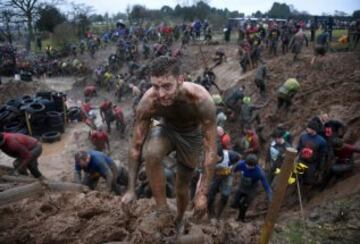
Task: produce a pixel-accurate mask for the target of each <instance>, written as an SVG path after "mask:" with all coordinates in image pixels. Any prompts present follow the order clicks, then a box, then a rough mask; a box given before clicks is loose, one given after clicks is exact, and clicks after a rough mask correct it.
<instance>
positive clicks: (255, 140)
mask: <svg viewBox="0 0 360 244" xmlns="http://www.w3.org/2000/svg"><path fill="white" fill-rule="evenodd" d="M246 140H247V141H248V142H249V148H248V149H247V150H246V153H257V152H259V150H260V143H259V137H258V136H257V134H256V133H255V132H254V131H252V132H250V133H247V134H246Z"/></svg>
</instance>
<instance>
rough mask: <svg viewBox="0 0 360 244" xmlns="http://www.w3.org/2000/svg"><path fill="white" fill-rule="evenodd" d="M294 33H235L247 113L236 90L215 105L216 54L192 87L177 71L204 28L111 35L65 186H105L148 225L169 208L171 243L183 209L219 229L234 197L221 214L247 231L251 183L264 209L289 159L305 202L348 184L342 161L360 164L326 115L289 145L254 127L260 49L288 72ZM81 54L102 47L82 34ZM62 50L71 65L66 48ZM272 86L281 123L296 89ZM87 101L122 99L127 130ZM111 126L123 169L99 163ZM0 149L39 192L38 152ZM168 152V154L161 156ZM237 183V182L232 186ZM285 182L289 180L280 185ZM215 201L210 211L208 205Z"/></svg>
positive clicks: (107, 108)
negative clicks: (150, 207) (140, 209)
mask: <svg viewBox="0 0 360 244" xmlns="http://www.w3.org/2000/svg"><path fill="white" fill-rule="evenodd" d="M229 28H230V27H229ZM303 29H304V26H303V25H302V24H301V23H295V22H292V21H289V22H287V23H276V22H269V23H267V25H266V27H265V26H264V25H262V24H256V23H252V22H249V23H246V24H245V25H244V26H242V27H241V28H239V54H240V59H239V62H240V68H241V72H243V73H244V72H246V71H247V70H248V69H249V68H250V69H252V68H255V67H256V71H255V74H254V77H252V78H253V80H254V83H255V86H256V87H257V89H258V90H259V93H260V96H261V98H262V99H263V100H262V102H261V103H260V104H256V103H255V100H254V98H253V97H252V96H251V95H250V94H251V93H250V92H248V90H249V88H248V87H245V86H236V87H233V88H232V89H231V90H230V92H227V93H225V92H224V91H223V90H222V89H221V88H220V87H219V86H218V85H217V83H216V79H217V77H216V69H215V68H216V67H218V66H220V65H222V64H223V63H224V62H226V58H227V55H226V52H225V50H224V49H221V48H219V49H217V50H216V51H215V53H214V58H213V59H212V62H213V65H212V66H206V67H204V70H203V74H202V75H201V76H199V77H197V78H196V79H195V80H192V77H191V76H190V74H187V73H184V72H183V71H182V70H181V65H180V61H181V57H182V53H183V52H184V49H185V48H186V46H187V45H190V44H189V42H190V40H195V41H196V40H198V39H200V37H201V35H203V36H204V38H203V39H204V40H205V41H208V40H211V26H210V25H209V23H208V22H207V21H204V22H201V21H198V20H197V21H195V22H194V23H192V24H189V25H182V26H175V27H170V26H167V25H164V24H163V25H160V26H159V28H153V29H152V28H149V29H147V30H145V29H142V28H137V27H130V28H127V27H126V26H125V25H123V24H119V25H118V26H117V28H116V30H114V31H112V32H111V33H106V35H104V36H103V37H102V38H103V41H104V42H106V43H108V42H114V43H115V45H116V48H117V50H116V53H113V54H111V55H110V56H109V58H108V60H107V63H104V64H102V65H100V66H99V67H97V68H96V69H95V70H94V77H95V80H96V82H95V84H94V85H87V86H86V87H85V88H84V101H83V103H82V105H81V112H82V120H83V121H84V122H85V123H86V124H87V125H89V127H90V128H91V129H90V131H89V140H90V141H91V143H92V144H93V146H94V150H93V149H89V150H80V151H78V152H77V153H76V154H75V158H74V159H75V160H74V161H75V167H74V168H75V170H74V173H75V181H76V182H78V183H82V184H85V185H87V186H88V187H89V188H90V189H95V188H96V186H97V184H98V181H99V179H100V178H104V179H105V181H106V189H107V191H108V192H115V193H117V194H123V197H122V202H123V203H125V204H128V203H130V202H131V201H133V200H135V199H136V198H137V197H152V196H153V197H154V198H155V202H156V206H157V209H158V210H159V213H160V214H159V216H158V217H159V219H158V221H157V223H155V224H160V223H161V222H163V223H166V221H168V216H169V214H170V210H169V208H168V206H167V202H166V198H167V197H174V196H175V197H176V200H177V216H176V221H175V222H176V226H177V228H178V230H179V231H181V230H182V229H183V226H184V218H183V217H184V213H185V211H186V209H187V207H188V203H189V201H190V198H192V199H193V202H194V209H195V214H199V215H202V214H204V213H205V212H208V214H209V216H210V217H217V218H220V217H221V215H222V213H223V211H224V209H226V206H227V202H228V199H229V197H230V196H232V192H233V187H234V185H237V186H236V187H237V189H236V191H235V194H234V196H233V197H232V200H233V201H232V202H231V204H230V206H231V207H232V208H234V209H236V210H238V218H237V219H238V220H239V221H246V211H247V209H248V208H249V206H250V204H251V202H252V201H253V199H254V198H255V197H256V196H258V195H259V194H260V193H259V191H257V186H258V185H259V183H260V182H261V184H262V186H263V188H264V191H265V192H266V195H267V198H268V200H269V201H272V192H273V188H274V186H275V185H276V184H275V183H276V177H277V175H278V173H279V170H280V169H281V166H282V164H283V160H284V155H285V153H286V148H288V147H295V148H297V152H298V153H297V159H296V164H297V168H299V169H300V168H301V172H300V170H298V171H296V172H294V174H298V177H296V178H298V179H299V181H300V184H301V186H302V187H304V188H305V189H306V190H305V191H304V192H305V194H306V193H309V194H310V193H311V192H314V188H316V189H319V190H323V189H324V188H325V187H327V186H328V185H329V184H330V183H331V180H332V179H333V178H334V177H339V176H342V175H345V174H347V173H348V172H350V171H351V170H352V169H353V165H354V161H353V154H354V153H357V152H360V148H359V147H356V146H354V145H350V144H347V143H345V142H344V141H343V136H344V133H345V130H346V125H344V124H343V123H342V122H341V121H338V120H335V119H332V118H329V115H328V114H326V113H321V114H320V115H318V116H315V117H314V118H312V119H311V120H310V121H309V122H308V123H307V124H306V128H305V130H304V132H303V133H302V134H301V135H300V137H299V140H298V141H297V142H296V143H295V142H294V141H293V136H292V134H291V130H289V128H286V126H285V125H283V124H279V125H278V126H277V128H276V129H275V130H274V131H273V133H272V134H271V138H265V137H264V135H263V134H262V129H263V126H264V125H263V124H262V123H261V121H260V118H261V116H260V115H261V111H262V109H263V108H264V107H266V106H267V105H268V103H269V99H268V97H269V95H270V94H271V93H270V92H269V91H268V88H267V80H268V79H271V73H270V71H269V69H268V68H267V64H266V61H265V59H264V55H263V54H262V53H263V51H264V50H265V48H267V49H268V52H269V55H270V57H271V56H276V55H278V54H279V51H278V48H279V47H281V53H283V54H286V53H287V52H288V51H289V50H291V51H292V52H293V53H294V56H293V59H294V61H296V60H297V59H298V55H299V54H300V53H301V49H302V47H303V45H304V44H306V45H307V43H308V40H307V37H306V35H305V33H304V30H303ZM226 31H227V32H229V29H227V30H226ZM227 35H228V34H227ZM329 35H330V32H329V30H328V29H324V31H323V33H322V34H320V35H319V36H318V38H317V40H316V45H314V47H315V53H316V55H318V54H319V55H324V54H325V53H326V49H327V46H328V43H329V41H331V38H330V37H329ZM180 38H182V39H180ZM226 38H228V36H227V37H226ZM310 41H314V39H313V38H311V40H310ZM179 43H180V45H178V44H179ZM86 45H87V48H88V50H89V52H90V55H91V56H92V57H95V51H94V50H96V48H97V47H96V46H100V45H101V40H100V38H99V37H93V36H92V35H90V34H89V35H88V36H87V41H81V43H80V46H79V48H80V53H81V54H83V52H84V49H85V46H86ZM177 45H178V46H177ZM72 50H73V56H74V57H76V55H77V53H76V50H77V48H76V47H74V48H73V49H72ZM324 50H325V51H324ZM49 55H50V54H49ZM313 62H315V60H314V61H313ZM125 71H126V72H125ZM282 82H284V83H283V84H282V85H281V86H280V87H279V88H278V89H277V91H276V92H275V94H276V96H277V112H278V113H279V114H281V113H282V114H286V113H289V108H290V107H291V106H292V99H293V97H294V96H295V95H296V94H297V93H299V92H301V85H300V84H301V77H288V79H287V80H285V81H282ZM213 86H214V87H215V88H216V90H217V92H216V94H214V92H213V89H212V87H213ZM98 89H106V90H107V92H108V93H113V94H114V96H115V97H116V99H117V103H121V102H122V101H123V100H125V99H127V98H129V97H131V98H132V102H133V115H134V121H133V124H131V125H130V124H127V122H126V121H128V120H127V119H126V118H125V117H124V111H123V109H122V107H121V106H120V105H115V102H114V101H112V100H111V99H108V98H105V99H104V100H103V101H102V102H101V104H99V105H98V106H97V105H96V106H95V105H93V104H92V98H93V97H94V96H96V95H97V93H98V92H97V90H98ZM210 92H211V93H213V95H211V94H210ZM95 109H99V111H100V117H101V121H102V122H103V126H97V125H95V115H94V113H92V111H93V110H95ZM114 123H115V124H116V128H117V130H119V131H120V135H124V133H125V129H126V128H128V127H131V128H132V130H133V133H132V139H131V142H130V145H129V148H130V149H129V160H128V162H127V164H128V169H126V168H125V167H124V162H122V163H123V164H122V165H121V164H120V165H119V164H116V163H115V161H114V160H113V159H112V158H111V157H110V156H109V155H110V147H111V144H112V142H111V140H110V136H109V133H111V131H112V126H113V124H114ZM229 123H232V125H234V124H236V126H237V127H239V128H240V133H239V132H238V131H237V136H236V138H232V137H231V133H230V131H227V130H226V128H229V127H227V126H228V125H229ZM266 142H269V143H268V144H267V143H266ZM0 148H1V150H2V151H3V152H4V153H6V154H8V155H9V156H11V157H14V158H16V161H15V162H14V168H15V174H16V175H18V174H27V170H26V169H29V170H30V172H31V174H33V176H34V177H36V178H39V179H40V180H41V181H44V180H45V177H44V176H43V175H42V174H41V172H40V171H39V169H38V167H37V165H38V161H37V159H38V158H39V157H40V155H41V152H42V146H41V143H40V142H39V141H38V140H36V139H34V138H32V137H30V136H26V135H21V134H16V133H0ZM173 151H175V152H176V153H175V154H173V153H171V152H173ZM169 154H170V157H171V159H172V160H176V162H177V163H176V165H175V166H176V167H169V166H168V165H164V163H163V160H164V158H165V157H167V156H168V155H169ZM262 159H264V161H262ZM141 165H144V166H145V167H142V166H141ZM237 174H240V180H239V181H235V182H234V179H237V177H234V176H236V175H237ZM296 178H294V177H293V176H292V177H291V178H290V179H289V184H293V183H294V179H296ZM190 192H191V194H190ZM218 193H220V195H221V196H220V204H217V203H216V199H217V194H218Z"/></svg>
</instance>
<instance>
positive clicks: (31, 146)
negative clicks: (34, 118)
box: [0, 132, 45, 180]
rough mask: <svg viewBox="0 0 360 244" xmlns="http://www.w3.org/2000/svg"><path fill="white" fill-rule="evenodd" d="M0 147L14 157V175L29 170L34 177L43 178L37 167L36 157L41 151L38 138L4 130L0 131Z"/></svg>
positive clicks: (25, 173) (24, 173)
mask: <svg viewBox="0 0 360 244" xmlns="http://www.w3.org/2000/svg"><path fill="white" fill-rule="evenodd" d="M0 149H1V150H2V151H3V152H4V153H5V154H6V155H8V156H10V157H13V158H15V161H14V163H13V165H14V169H15V171H14V174H15V175H19V174H21V175H27V174H28V172H27V170H29V171H30V173H31V174H32V175H33V176H34V177H35V178H37V179H39V180H44V179H45V177H44V176H43V175H42V174H41V172H40V171H39V168H38V158H39V157H40V155H41V153H42V145H41V143H40V142H39V141H38V140H36V139H35V138H33V137H31V136H26V135H23V134H20V133H6V132H4V133H0Z"/></svg>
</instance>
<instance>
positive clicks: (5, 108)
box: [0, 105, 8, 114]
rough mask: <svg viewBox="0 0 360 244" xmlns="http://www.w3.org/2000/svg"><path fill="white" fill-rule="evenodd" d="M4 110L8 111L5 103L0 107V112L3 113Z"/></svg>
mask: <svg viewBox="0 0 360 244" xmlns="http://www.w3.org/2000/svg"><path fill="white" fill-rule="evenodd" d="M6 111H8V110H7V106H6V105H4V106H1V107H0V114H2V113H4V112H6Z"/></svg>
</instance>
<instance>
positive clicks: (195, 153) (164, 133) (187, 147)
mask: <svg viewBox="0 0 360 244" xmlns="http://www.w3.org/2000/svg"><path fill="white" fill-rule="evenodd" d="M156 136H160V137H166V138H168V139H169V141H170V142H171V148H172V150H171V151H173V150H175V151H176V159H177V162H178V163H179V164H180V165H181V166H183V167H184V168H187V169H189V170H191V171H192V170H193V169H195V168H196V166H197V164H198V162H199V161H200V160H199V159H200V156H201V153H202V151H203V150H202V148H203V136H202V133H201V129H200V128H195V129H189V130H178V129H177V128H175V127H174V126H172V125H169V124H165V123H164V124H159V125H157V126H155V127H153V128H151V130H150V131H149V133H148V137H147V140H150V139H151V138H152V137H156ZM171 151H170V152H171ZM170 152H168V153H170Z"/></svg>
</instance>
